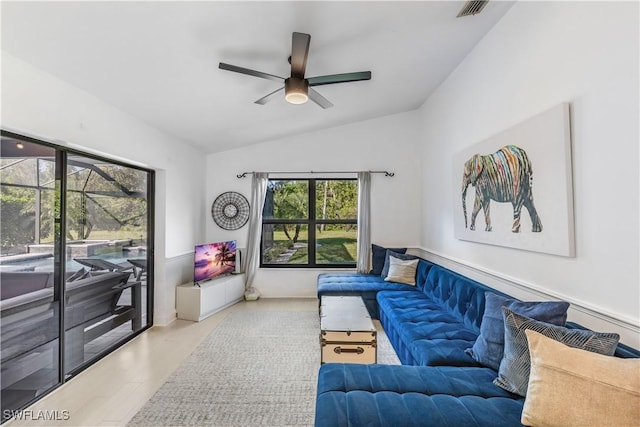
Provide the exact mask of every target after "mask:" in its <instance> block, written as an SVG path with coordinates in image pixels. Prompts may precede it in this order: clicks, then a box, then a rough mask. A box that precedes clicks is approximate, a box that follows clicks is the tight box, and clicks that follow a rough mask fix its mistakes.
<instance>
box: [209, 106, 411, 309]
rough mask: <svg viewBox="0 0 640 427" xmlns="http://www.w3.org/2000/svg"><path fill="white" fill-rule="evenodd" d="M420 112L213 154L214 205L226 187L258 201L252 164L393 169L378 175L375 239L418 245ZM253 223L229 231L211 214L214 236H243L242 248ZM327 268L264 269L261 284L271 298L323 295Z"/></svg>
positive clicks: (302, 168) (306, 168) (277, 168)
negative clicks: (320, 282) (320, 288)
mask: <svg viewBox="0 0 640 427" xmlns="http://www.w3.org/2000/svg"><path fill="white" fill-rule="evenodd" d="M318 114H322V111H321V110H318ZM416 119H417V117H416V112H410V113H404V114H398V115H393V116H387V117H383V118H380V119H374V120H368V121H365V122H360V123H355V124H351V125H346V126H340V127H336V128H332V129H326V130H322V131H317V132H311V133H306V134H302V135H297V136H295V137H290V138H285V139H279V140H275V141H269V142H265V143H262V144H258V145H255V146H251V147H246V148H240V149H237V150H230V151H226V152H223V153H216V154H211V155H209V156H208V158H207V206H209V208H210V206H211V204H212V203H213V201H214V200H215V198H216V197H217V196H218V195H219V194H220V193H223V192H225V191H238V192H240V193H242V194H244V195H245V197H247V199H248V200H250V199H251V197H250V191H251V178H250V176H249V177H247V178H244V179H238V178H236V174H238V173H240V172H244V171H265V172H268V171H310V170H313V171H358V170H388V171H391V172H395V177H393V178H388V177H385V176H384V175H379V174H375V175H373V176H372V185H371V195H372V197H371V198H372V203H371V211H372V221H371V222H372V225H371V229H372V231H371V236H372V241H373V242H374V243H379V244H382V245H410V246H417V245H418V244H419V242H420V224H421V220H420V168H421V164H420V156H418V155H416V154H417V150H418V146H417V145H416V143H417V141H418V140H419V138H418V135H417V128H418V127H417V120H416ZM314 176H315V177H319V175H314ZM247 228H248V227H247V226H245V227H243V228H241V229H240V230H238V231H225V230H222V229H221V228H219V227H218V226H217V225H216V224H215V223H214V222H213V219H212V218H211V217H209V218H208V219H207V222H206V229H207V233H206V236H207V240H208V241H219V240H229V239H235V240H237V241H238V247H241V248H242V247H246V239H247ZM319 272H320V271H318V270H295V271H292V270H291V269H262V270H260V271H259V273H258V274H257V276H256V279H255V283H254V286H255V287H256V288H258V289H259V290H260V292H261V293H262V294H263V296H265V297H284V296H290V297H315V295H316V278H317V276H318V273H319Z"/></svg>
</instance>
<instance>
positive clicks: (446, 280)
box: [315, 259, 640, 427]
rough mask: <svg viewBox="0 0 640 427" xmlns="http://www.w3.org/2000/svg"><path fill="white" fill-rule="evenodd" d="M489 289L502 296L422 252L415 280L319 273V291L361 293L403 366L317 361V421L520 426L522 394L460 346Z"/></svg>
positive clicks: (625, 352)
mask: <svg viewBox="0 0 640 427" xmlns="http://www.w3.org/2000/svg"><path fill="white" fill-rule="evenodd" d="M487 292H493V293H495V294H497V295H500V296H503V297H508V296H507V295H505V294H503V293H501V292H499V291H497V290H494V289H492V288H490V287H488V286H486V285H483V284H481V283H478V282H476V281H474V280H472V279H470V278H467V277H465V276H462V275H460V274H457V273H455V272H453V271H450V270H448V269H446V268H444V267H441V266H438V265H435V264H433V263H431V262H429V261H426V260H423V259H420V260H419V261H418V265H417V270H416V285H415V286H409V285H404V284H397V283H390V282H385V281H384V280H383V279H382V278H381V277H380V276H377V275H366V274H344V273H343V274H321V275H319V277H318V297H319V298H320V297H322V296H324V295H359V296H362V298H363V299H364V301H365V303H366V305H367V307H368V309H369V311H370V313H371V314H372V317H374V318H379V319H380V322H381V323H382V325H383V327H384V329H385V332H386V334H387V336H388V337H389V340H390V341H391V343H392V345H393V347H394V349H395V351H396V353H397V354H398V357H399V359H400V361H401V362H402V365H397V366H391V365H389V366H387V365H359V364H325V365H323V366H321V367H320V371H319V377H318V388H317V400H316V417H315V425H316V426H317V427H324V426H327V427H329V426H331V427H338V426H428V425H432V426H520V425H522V424H521V422H520V420H521V416H522V412H523V405H524V402H525V399H524V398H523V397H521V396H519V395H517V394H512V393H510V392H509V391H505V390H503V389H502V388H500V387H498V386H497V385H494V382H493V381H494V379H495V378H496V377H497V376H498V372H497V371H496V370H494V369H492V368H488V367H485V366H483V365H481V364H480V363H478V362H477V361H476V360H475V359H474V358H473V357H472V356H471V355H470V354H469V352H468V351H466V350H468V349H469V348H471V347H472V346H473V345H474V342H475V341H476V339H477V338H478V336H479V335H480V325H481V323H482V320H483V315H484V311H485V296H486V293H487ZM509 298H511V297H509ZM566 326H567V327H568V328H581V327H580V326H579V325H576V324H572V323H567V325H566ZM615 355H616V356H619V357H640V352H638V351H637V350H634V349H631V348H629V347H627V346H624V345H621V344H619V345H618V347H617V350H616V354H615Z"/></svg>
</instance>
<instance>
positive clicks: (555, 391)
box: [521, 330, 640, 426]
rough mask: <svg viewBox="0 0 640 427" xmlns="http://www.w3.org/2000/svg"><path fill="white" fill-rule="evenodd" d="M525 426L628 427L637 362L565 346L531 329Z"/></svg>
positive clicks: (638, 382)
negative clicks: (529, 371) (529, 372)
mask: <svg viewBox="0 0 640 427" xmlns="http://www.w3.org/2000/svg"><path fill="white" fill-rule="evenodd" d="M525 333H526V335H527V340H528V342H529V353H530V354H531V374H530V375H529V389H528V390H527V398H526V400H525V402H524V407H523V409H522V419H521V422H522V424H524V425H528V426H534V425H535V426H632V425H637V424H638V420H640V374H639V373H640V359H622V358H619V357H609V356H603V355H601V354H596V353H591V352H588V351H584V350H579V349H575V348H571V347H567V346H566V345H564V344H561V343H559V342H556V341H554V340H552V339H550V338H547V337H545V336H544V335H541V334H539V333H537V332H535V331H533V330H528V331H526V332H525Z"/></svg>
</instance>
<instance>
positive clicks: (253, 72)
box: [218, 62, 284, 82]
mask: <svg viewBox="0 0 640 427" xmlns="http://www.w3.org/2000/svg"><path fill="white" fill-rule="evenodd" d="M218 68H220V69H221V70H227V71H233V72H235V73H240V74H248V75H250V76H254V77H260V78H262V79H267V80H275V81H278V82H281V81H283V80H284V77H279V76H274V75H273V74H267V73H263V72H262V71H256V70H250V69H249V68H243V67H238V66H236V65H231V64H225V63H224V62H221V63H220V65H218Z"/></svg>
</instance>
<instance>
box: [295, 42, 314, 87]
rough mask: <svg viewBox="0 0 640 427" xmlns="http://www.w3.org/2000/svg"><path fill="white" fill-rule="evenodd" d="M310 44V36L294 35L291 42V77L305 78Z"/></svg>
mask: <svg viewBox="0 0 640 427" xmlns="http://www.w3.org/2000/svg"><path fill="white" fill-rule="evenodd" d="M310 43H311V36H310V35H309V34H304V33H293V37H292V41H291V77H298V78H300V79H303V78H304V72H305V70H306V69H307V56H308V55H309V44H310Z"/></svg>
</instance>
